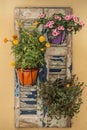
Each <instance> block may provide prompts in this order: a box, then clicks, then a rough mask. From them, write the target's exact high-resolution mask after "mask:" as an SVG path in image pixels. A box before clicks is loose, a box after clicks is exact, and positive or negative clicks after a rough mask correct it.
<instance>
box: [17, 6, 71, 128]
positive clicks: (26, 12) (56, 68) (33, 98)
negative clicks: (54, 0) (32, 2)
mask: <svg viewBox="0 0 87 130" xmlns="http://www.w3.org/2000/svg"><path fill="white" fill-rule="evenodd" d="M43 12H44V13H45V14H46V15H47V17H49V16H51V15H52V14H53V13H63V14H71V13H72V9H71V8H69V7H66V8H63V7H58V8H57V7H56V8H54V7H52V8H47V7H46V8H45V7H44V8H42V7H41V8H30V7H27V8H24V7H23V8H18V7H17V8H15V32H16V33H17V34H18V33H19V32H18V25H17V22H18V21H22V22H24V25H25V27H26V28H27V26H29V25H30V24H31V23H33V21H34V20H35V19H37V18H38V16H39V14H40V13H43ZM71 43H72V38H71V35H69V36H67V38H66V40H65V41H64V43H62V44H60V45H54V44H51V48H49V49H48V50H47V52H46V55H45V57H46V63H47V65H46V66H47V79H48V80H49V79H50V80H55V79H56V78H60V79H63V78H64V77H65V76H67V78H71V71H72V65H71V62H72V47H71ZM38 82H39V81H38ZM38 85H39V83H38ZM38 91H39V90H38V86H37V85H33V86H29V87H25V86H23V85H20V83H19V80H18V76H17V72H16V70H15V125H16V127H34V128H35V127H54V126H55V127H59V124H58V123H57V122H56V121H55V120H52V121H51V122H50V125H49V126H48V119H47V115H46V113H45V110H40V106H41V105H42V102H41V99H39V97H38ZM61 122H62V120H61V121H60V124H61V125H60V127H64V125H65V124H64V122H63V123H61ZM65 126H66V127H67V125H65Z"/></svg>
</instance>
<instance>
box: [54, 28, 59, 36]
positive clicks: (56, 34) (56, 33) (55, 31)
mask: <svg viewBox="0 0 87 130" xmlns="http://www.w3.org/2000/svg"><path fill="white" fill-rule="evenodd" d="M59 34H60V32H59V31H57V30H56V29H54V30H53V31H52V35H53V36H54V37H55V36H58V35H59Z"/></svg>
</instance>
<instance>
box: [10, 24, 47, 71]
mask: <svg viewBox="0 0 87 130" xmlns="http://www.w3.org/2000/svg"><path fill="white" fill-rule="evenodd" d="M19 34H20V36H19V40H18V41H19V43H18V44H17V45H16V44H12V48H11V49H12V53H13V54H14V56H15V62H16V66H15V67H16V68H21V69H33V68H38V67H41V66H43V63H44V53H45V51H46V46H45V44H46V41H44V42H43V43H41V42H40V41H39V37H40V36H41V35H42V34H41V32H40V31H38V30H37V29H33V30H32V32H31V33H30V32H29V31H28V29H27V30H26V29H25V28H24V26H23V24H22V26H20V27H19ZM42 48H43V49H44V51H41V49H42Z"/></svg>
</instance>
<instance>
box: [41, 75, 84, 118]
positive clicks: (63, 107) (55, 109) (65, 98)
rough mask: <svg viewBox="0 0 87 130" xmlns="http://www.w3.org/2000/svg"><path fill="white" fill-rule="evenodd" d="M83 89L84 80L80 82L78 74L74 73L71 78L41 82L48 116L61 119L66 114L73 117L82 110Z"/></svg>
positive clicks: (42, 95)
mask: <svg viewBox="0 0 87 130" xmlns="http://www.w3.org/2000/svg"><path fill="white" fill-rule="evenodd" d="M83 90H84V82H79V81H78V77H77V76H76V75H73V76H72V78H71V80H70V79H67V78H65V79H64V80H59V79H56V80H55V81H54V82H51V81H47V82H45V83H41V86H40V91H39V93H40V97H42V99H43V107H44V106H45V108H46V111H47V115H48V117H50V118H51V119H53V118H56V119H57V120H59V119H60V118H61V117H62V116H64V117H69V119H71V118H72V117H73V116H74V115H75V114H76V113H78V112H79V111H80V106H81V104H82V97H81V96H82V92H83Z"/></svg>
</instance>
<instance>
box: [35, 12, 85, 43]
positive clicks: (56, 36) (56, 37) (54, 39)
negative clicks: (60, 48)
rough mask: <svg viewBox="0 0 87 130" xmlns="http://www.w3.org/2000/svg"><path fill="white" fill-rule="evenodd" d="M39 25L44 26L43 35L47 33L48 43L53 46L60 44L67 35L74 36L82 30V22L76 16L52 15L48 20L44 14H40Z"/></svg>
mask: <svg viewBox="0 0 87 130" xmlns="http://www.w3.org/2000/svg"><path fill="white" fill-rule="evenodd" d="M38 22H39V24H38V25H37V26H39V25H44V29H43V33H47V37H48V41H49V42H51V43H54V44H61V43H62V42H63V41H64V39H65V38H66V36H67V35H68V34H71V33H72V32H75V34H76V33H77V32H78V31H80V30H81V29H82V27H83V26H84V22H83V21H80V19H79V18H78V17H77V16H74V15H70V14H69V15H63V14H61V13H59V14H57V13H54V14H53V15H52V16H50V17H49V18H47V17H46V14H40V15H39V19H38Z"/></svg>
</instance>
